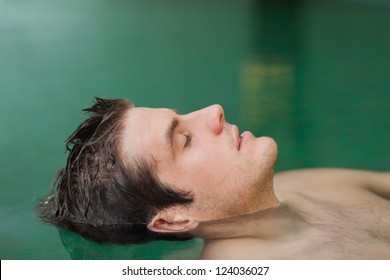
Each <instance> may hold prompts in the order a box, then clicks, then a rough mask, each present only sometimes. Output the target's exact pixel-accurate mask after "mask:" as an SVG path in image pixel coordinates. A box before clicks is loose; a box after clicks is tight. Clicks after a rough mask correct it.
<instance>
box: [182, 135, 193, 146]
mask: <svg viewBox="0 0 390 280" xmlns="http://www.w3.org/2000/svg"><path fill="white" fill-rule="evenodd" d="M184 136H185V137H186V141H185V143H184V148H187V147H188V146H189V145H190V144H191V140H192V135H191V134H184Z"/></svg>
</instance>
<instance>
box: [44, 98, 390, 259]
mask: <svg viewBox="0 0 390 280" xmlns="http://www.w3.org/2000/svg"><path fill="white" fill-rule="evenodd" d="M86 111H87V112H89V113H90V118H88V119H87V120H86V121H84V122H83V123H82V124H81V125H80V126H79V127H78V128H77V129H76V131H75V132H74V133H73V134H72V135H71V136H70V137H69V138H68V140H67V148H68V150H69V154H68V161H67V164H66V166H65V168H64V169H62V170H60V172H59V174H58V175H57V177H56V182H57V189H56V190H55V192H54V194H53V195H52V196H50V197H49V198H48V199H47V200H45V201H44V202H43V203H42V214H41V217H43V219H44V220H45V221H48V222H51V223H53V224H56V225H58V226H61V227H64V228H67V229H70V230H73V231H75V232H78V233H79V234H81V235H83V236H85V237H86V238H89V239H92V240H95V241H98V242H114V243H127V242H135V243H137V242H145V241H148V240H153V239H188V238H191V237H201V238H203V239H204V244H205V245H204V250H203V254H202V257H203V258H207V259H230V258H232V259H390V202H389V197H390V174H389V173H377V172H369V171H356V170H335V169H313V170H300V171H290V172H284V173H280V174H276V175H274V167H275V162H276V159H277V145H276V143H275V142H274V140H273V139H271V138H269V137H259V138H256V137H254V136H253V135H252V134H251V133H250V132H248V131H245V132H243V133H241V134H240V133H239V130H238V128H237V126H235V125H231V124H229V123H227V122H226V121H225V118H224V112H223V109H222V108H221V106H219V105H213V106H210V107H207V108H204V109H202V110H199V111H195V112H192V113H190V114H186V115H181V114H179V113H177V112H175V111H173V110H169V109H152V108H138V107H133V106H132V104H131V103H130V102H129V101H126V100H123V99H116V100H104V99H96V102H95V104H94V105H93V106H92V107H91V108H89V109H86Z"/></svg>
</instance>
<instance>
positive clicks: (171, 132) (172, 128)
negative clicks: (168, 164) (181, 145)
mask: <svg viewBox="0 0 390 280" xmlns="http://www.w3.org/2000/svg"><path fill="white" fill-rule="evenodd" d="M173 112H175V114H176V115H180V113H179V112H178V111H176V110H173ZM178 126H179V119H178V118H177V117H174V118H173V119H172V121H171V123H170V125H169V127H168V129H167V131H166V133H165V138H166V141H167V142H168V144H169V148H170V151H171V154H172V156H173V157H174V156H175V145H174V140H175V134H176V129H177V127H178Z"/></svg>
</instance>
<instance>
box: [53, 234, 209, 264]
mask: <svg viewBox="0 0 390 280" xmlns="http://www.w3.org/2000/svg"><path fill="white" fill-rule="evenodd" d="M58 233H59V236H60V238H61V241H62V244H63V245H64V247H65V248H66V250H67V251H68V253H69V256H70V257H71V259H73V260H101V259H105V260H119V259H123V260H126V259H127V260H161V259H162V260H174V259H176V260H177V259H198V258H199V256H200V253H201V250H202V247H203V242H202V240H200V239H195V240H191V241H185V242H171V241H158V242H151V243H148V244H137V245H135V244H130V245H107V244H103V245H102V244H97V243H94V242H91V241H89V240H86V239H84V238H82V237H80V236H79V235H77V234H75V233H73V232H70V231H67V230H64V229H58Z"/></svg>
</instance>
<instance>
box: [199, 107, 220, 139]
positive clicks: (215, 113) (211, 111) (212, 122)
mask: <svg viewBox="0 0 390 280" xmlns="http://www.w3.org/2000/svg"><path fill="white" fill-rule="evenodd" d="M203 110H205V114H206V118H207V123H208V124H209V127H210V129H211V130H212V131H213V132H214V133H215V134H220V133H221V132H222V130H223V126H224V123H225V113H224V111H223V108H222V106H221V105H218V104H215V105H211V106H209V107H206V108H204V109H203Z"/></svg>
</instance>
